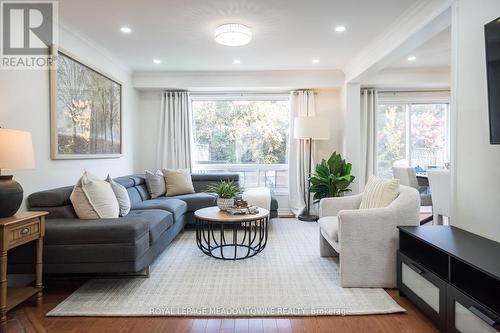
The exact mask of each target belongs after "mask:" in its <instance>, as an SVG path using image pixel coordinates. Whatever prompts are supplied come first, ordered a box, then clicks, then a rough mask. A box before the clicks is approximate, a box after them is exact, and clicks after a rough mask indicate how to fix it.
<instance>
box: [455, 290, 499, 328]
mask: <svg viewBox="0 0 500 333" xmlns="http://www.w3.org/2000/svg"><path fill="white" fill-rule="evenodd" d="M446 293H447V299H448V303H447V305H446V306H447V326H448V332H454V333H469V332H470V333H494V332H500V316H498V315H497V314H495V313H494V312H492V311H491V310H489V309H487V308H485V307H484V306H482V305H480V304H479V303H478V302H476V301H475V300H473V299H472V298H470V297H469V296H467V295H465V294H464V293H462V292H461V291H459V290H458V289H456V288H454V287H452V286H451V285H448V286H447V291H446Z"/></svg>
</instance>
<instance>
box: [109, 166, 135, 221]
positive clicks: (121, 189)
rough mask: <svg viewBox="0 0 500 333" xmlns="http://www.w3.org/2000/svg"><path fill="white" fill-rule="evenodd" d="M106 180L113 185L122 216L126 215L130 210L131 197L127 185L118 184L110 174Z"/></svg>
mask: <svg viewBox="0 0 500 333" xmlns="http://www.w3.org/2000/svg"><path fill="white" fill-rule="evenodd" d="M106 181H107V182H108V183H109V184H110V185H111V189H112V190H113V192H114V193H115V196H116V200H118V206H119V207H120V216H125V215H127V214H128V213H129V212H130V197H129V195H128V192H127V189H126V188H125V186H123V185H121V184H118V183H117V182H116V181H114V180H113V179H112V178H111V177H110V175H108V178H106Z"/></svg>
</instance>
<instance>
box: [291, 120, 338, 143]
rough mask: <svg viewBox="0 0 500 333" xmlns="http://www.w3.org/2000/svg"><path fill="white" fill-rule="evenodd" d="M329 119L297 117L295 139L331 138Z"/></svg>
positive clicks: (294, 130) (294, 126)
mask: <svg viewBox="0 0 500 333" xmlns="http://www.w3.org/2000/svg"><path fill="white" fill-rule="evenodd" d="M329 125H330V124H329V121H328V119H326V118H323V117H317V116H312V117H295V120H294V124H293V137H294V138H295V139H314V140H328V139H329V138H330V129H329Z"/></svg>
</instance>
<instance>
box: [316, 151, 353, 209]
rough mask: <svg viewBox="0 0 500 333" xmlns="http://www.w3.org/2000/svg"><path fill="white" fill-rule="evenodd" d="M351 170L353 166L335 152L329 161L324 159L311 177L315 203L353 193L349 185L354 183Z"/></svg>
mask: <svg viewBox="0 0 500 333" xmlns="http://www.w3.org/2000/svg"><path fill="white" fill-rule="evenodd" d="M351 169H352V164H351V163H346V161H345V160H344V159H342V156H341V155H340V154H337V152H333V153H332V156H330V158H329V159H328V161H327V160H325V159H322V160H321V163H319V164H317V165H316V167H315V169H314V172H313V173H312V174H311V177H310V180H311V188H310V190H311V192H312V193H314V197H313V199H314V202H318V201H320V200H321V199H323V198H329V197H340V196H343V195H344V193H346V192H349V191H351V190H350V189H349V185H351V183H352V182H353V181H354V176H352V175H351Z"/></svg>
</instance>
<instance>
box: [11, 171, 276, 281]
mask: <svg viewBox="0 0 500 333" xmlns="http://www.w3.org/2000/svg"><path fill="white" fill-rule="evenodd" d="M191 178H192V180H193V186H194V189H195V192H196V193H192V194H184V195H178V196H173V197H165V196H162V197H159V198H154V199H152V198H151V196H150V195H149V192H148V189H147V187H146V180H145V178H144V176H143V175H130V176H125V177H119V178H115V180H116V181H117V182H118V183H120V184H121V185H123V186H125V187H126V188H127V191H128V194H129V197H130V201H131V211H130V213H129V214H128V215H127V216H124V217H120V218H116V219H96V220H80V219H78V218H77V216H76V214H75V211H74V209H73V206H72V205H71V201H70V199H69V197H70V194H71V192H72V190H73V186H67V187H61V188H56V189H52V190H47V191H42V192H37V193H33V194H31V195H30V196H29V197H28V200H27V205H28V209H29V210H43V211H47V212H49V215H48V217H47V220H46V226H45V239H44V273H48V274H69V273H131V272H140V271H142V270H144V269H147V268H148V267H149V265H150V264H151V263H152V262H153V261H154V260H155V259H156V258H157V257H158V256H159V255H160V254H161V253H162V252H163V251H164V250H165V248H166V247H167V246H168V245H169V244H170V243H171V242H172V240H173V239H174V238H175V237H176V236H177V235H178V234H179V233H180V232H181V231H182V230H183V229H184V227H185V226H186V224H194V212H195V211H196V210H197V209H200V208H204V207H210V206H215V205H216V200H217V198H216V196H215V194H211V193H205V192H203V190H204V189H205V188H206V186H207V185H208V184H211V183H214V182H218V181H220V180H232V181H234V182H235V183H237V184H238V183H239V176H238V174H192V177H191ZM271 202H272V204H271V213H270V217H271V218H272V217H276V216H277V209H278V204H277V201H276V198H275V197H274V195H272V200H271ZM193 246H195V244H194V243H193ZM33 253H34V249H33V245H30V244H27V245H26V246H23V247H19V248H16V249H14V250H12V251H9V260H8V263H9V272H11V273H27V272H31V270H32V267H33V261H34V255H33Z"/></svg>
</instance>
